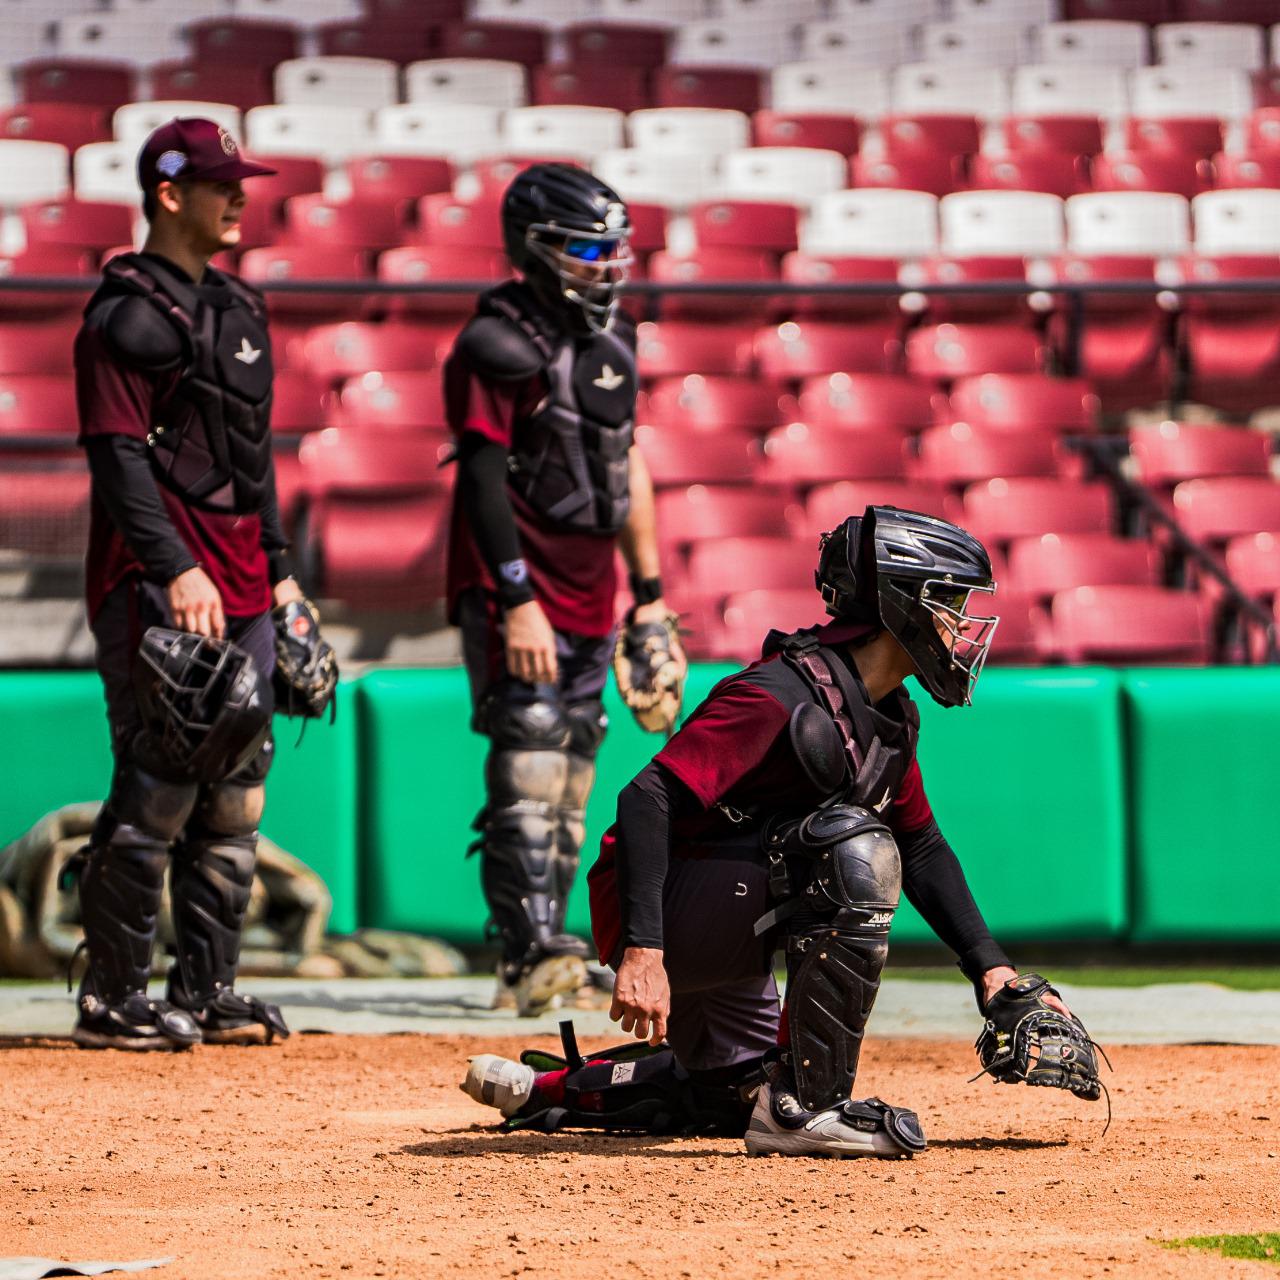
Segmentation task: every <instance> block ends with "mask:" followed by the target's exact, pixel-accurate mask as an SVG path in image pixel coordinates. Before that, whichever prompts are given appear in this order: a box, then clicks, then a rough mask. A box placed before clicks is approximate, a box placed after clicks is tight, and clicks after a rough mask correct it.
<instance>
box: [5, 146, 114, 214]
mask: <svg viewBox="0 0 1280 1280" xmlns="http://www.w3.org/2000/svg"><path fill="white" fill-rule="evenodd" d="M105 145H107V146H110V145H112V144H110V143H107V144H105ZM81 150H82V151H83V150H84V148H83V147H82V148H81ZM70 188H71V154H70V152H68V151H67V149H66V147H64V146H62V145H61V144H60V143H57V142H22V141H18V140H11V139H7V138H6V139H3V140H0V205H10V206H12V205H21V204H33V203H35V202H36V201H37V200H60V199H61V198H62V197H63V196H65V195H66V194H67V192H68V191H69V190H70ZM135 191H136V187H135Z"/></svg>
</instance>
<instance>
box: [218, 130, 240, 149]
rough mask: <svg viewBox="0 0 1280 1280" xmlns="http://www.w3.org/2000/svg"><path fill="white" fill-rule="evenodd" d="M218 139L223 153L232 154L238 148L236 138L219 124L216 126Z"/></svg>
mask: <svg viewBox="0 0 1280 1280" xmlns="http://www.w3.org/2000/svg"><path fill="white" fill-rule="evenodd" d="M218 141H219V142H220V143H222V151H223V154H224V155H228V156H233V155H235V153H236V152H237V150H239V148H238V147H237V146H236V140H235V139H234V138H233V137H232V136H231V135H230V134H229V133H228V132H227V131H226V130H225V129H224V128H223V127H222V126H221V125H219V126H218Z"/></svg>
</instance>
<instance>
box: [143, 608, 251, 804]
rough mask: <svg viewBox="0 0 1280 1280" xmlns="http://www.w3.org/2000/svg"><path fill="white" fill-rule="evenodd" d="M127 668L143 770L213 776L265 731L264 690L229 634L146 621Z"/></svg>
mask: <svg viewBox="0 0 1280 1280" xmlns="http://www.w3.org/2000/svg"><path fill="white" fill-rule="evenodd" d="M133 675H134V689H135V691H136V693H137V697H138V708H139V710H140V711H141V713H142V722H143V731H142V733H141V735H140V737H139V743H138V747H139V756H140V759H141V760H142V763H143V766H144V768H146V769H147V770H148V771H149V772H153V773H156V774H158V775H161V776H163V777H165V778H171V779H174V780H177V781H184V782H186V781H191V782H221V781H222V779H223V778H227V777H230V775H231V774H233V773H235V772H236V771H237V770H238V769H240V768H242V767H243V766H244V765H246V764H247V763H248V762H249V761H250V760H252V759H253V757H254V756H256V755H257V754H258V752H259V751H261V750H262V747H263V744H264V743H265V742H266V740H267V736H268V734H269V733H270V732H271V710H272V706H271V690H270V688H269V687H268V685H267V682H266V681H265V680H264V679H263V678H262V673H261V672H260V671H259V670H258V667H257V665H256V664H255V663H254V661H253V658H252V657H251V656H250V655H249V654H247V653H246V652H245V651H244V650H243V649H241V648H239V647H238V646H237V645H234V644H232V643H231V642H230V641H229V640H215V639H214V638H212V637H211V636H197V635H191V634H190V633H188V632H185V631H172V630H169V629H168V628H166V627H149V628H148V629H147V631H146V632H145V633H144V635H143V637H142V644H141V646H140V647H139V650H138V659H137V662H136V664H135V666H134V673H133Z"/></svg>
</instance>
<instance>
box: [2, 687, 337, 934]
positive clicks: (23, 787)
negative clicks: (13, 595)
mask: <svg viewBox="0 0 1280 1280" xmlns="http://www.w3.org/2000/svg"><path fill="white" fill-rule="evenodd" d="M339 696H340V707H341V712H340V714H339V717H338V720H337V723H336V724H334V725H332V726H330V725H329V724H328V722H327V721H325V722H319V723H312V724H310V725H309V726H308V728H307V732H306V736H305V738H304V740H303V743H302V746H301V748H299V749H298V750H296V751H295V750H294V742H295V741H296V740H297V736H298V723H299V722H298V721H289V720H284V719H279V720H277V722H276V732H277V763H276V765H275V767H274V769H273V770H272V776H271V780H270V785H269V787H268V790H267V812H266V816H265V818H264V820H263V830H264V831H265V832H266V834H267V835H269V836H270V837H271V838H272V839H273V840H275V841H276V842H277V843H278V844H280V845H281V846H283V847H284V848H285V849H287V850H289V852H290V853H294V854H296V855H297V856H298V857H300V858H302V860H303V861H304V862H306V863H307V864H308V865H310V866H311V867H313V868H314V869H315V870H316V871H318V872H319V873H320V875H321V876H323V877H324V880H325V882H326V884H328V886H329V890H330V892H331V893H332V894H333V917H332V923H331V926H330V927H331V928H332V929H334V930H335V931H337V932H346V931H349V930H351V929H354V928H355V927H356V925H357V923H358V916H357V909H358V903H357V901H356V859H357V855H356V839H357V835H358V828H357V822H356V819H357V806H356V788H357V777H356V770H357V751H356V727H357V715H356V706H355V698H354V696H353V692H352V688H351V686H350V684H344V686H343V689H342V690H341V691H340V695H339ZM0 726H2V730H0V732H2V733H3V737H2V738H0V777H3V779H4V784H3V786H0V845H2V844H7V843H8V842H9V841H10V840H12V839H14V838H15V837H16V836H19V835H21V834H22V833H23V832H24V831H25V830H27V828H28V827H30V826H31V825H32V824H33V823H35V822H36V821H38V820H39V819H40V818H41V817H43V816H44V814H46V813H48V812H49V811H50V810H51V809H57V808H60V807H61V806H62V805H64V804H71V803H74V802H76V801H81V800H101V799H102V798H103V797H104V796H105V795H106V793H107V788H108V786H109V785H110V782H111V754H110V750H109V749H108V745H107V743H108V738H107V718H106V709H105V706H104V703H103V699H102V685H101V682H100V681H99V680H98V677H97V674H96V673H94V672H92V671H37V672H27V671H14V672H6V673H5V674H4V675H3V676H0Z"/></svg>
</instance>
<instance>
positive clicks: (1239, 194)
mask: <svg viewBox="0 0 1280 1280" xmlns="http://www.w3.org/2000/svg"><path fill="white" fill-rule="evenodd" d="M1191 220H1192V222H1193V224H1194V225H1195V239H1196V252H1197V253H1203V254H1206V255H1208V256H1210V257H1215V256H1216V257H1227V256H1229V255H1231V254H1242V253H1280V191H1272V190H1269V189H1267V188H1260V189H1253V190H1248V191H1206V192H1204V194H1203V195H1198V196H1196V197H1194V198H1193V199H1192V201H1191Z"/></svg>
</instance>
